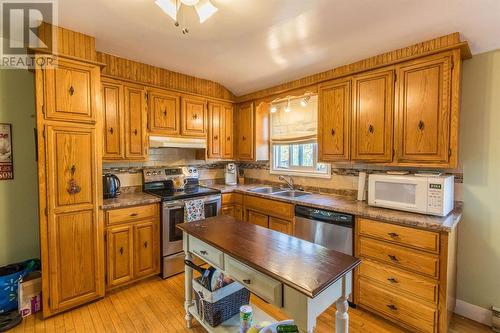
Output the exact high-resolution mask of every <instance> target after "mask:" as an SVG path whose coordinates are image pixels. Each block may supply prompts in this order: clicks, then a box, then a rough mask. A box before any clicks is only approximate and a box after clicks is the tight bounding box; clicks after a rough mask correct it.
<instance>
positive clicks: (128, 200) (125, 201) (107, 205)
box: [102, 192, 161, 210]
mask: <svg viewBox="0 0 500 333" xmlns="http://www.w3.org/2000/svg"><path fill="white" fill-rule="evenodd" d="M160 201H161V199H160V198H159V197H157V196H154V195H151V194H147V193H144V192H131V193H122V194H120V195H119V196H118V197H117V198H112V199H104V201H103V204H102V209H103V210H109V209H115V208H124V207H130V206H140V205H147V204H152V203H156V202H160Z"/></svg>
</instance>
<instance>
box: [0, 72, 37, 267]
mask: <svg viewBox="0 0 500 333" xmlns="http://www.w3.org/2000/svg"><path fill="white" fill-rule="evenodd" d="M0 122H4V123H11V124H12V138H13V152H14V179H13V180H2V181H0V266H3V265H6V264H9V263H13V262H17V261H20V260H24V259H29V258H33V257H38V256H39V247H38V214H37V210H38V196H37V193H38V192H37V191H38V189H37V176H36V175H37V169H36V162H35V142H34V132H33V129H34V128H35V98H34V75H33V73H31V72H28V71H25V70H9V69H0Z"/></svg>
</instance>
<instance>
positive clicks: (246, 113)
mask: <svg viewBox="0 0 500 333" xmlns="http://www.w3.org/2000/svg"><path fill="white" fill-rule="evenodd" d="M253 124H254V104H253V103H246V104H241V105H240V106H239V108H238V115H237V126H238V131H237V133H238V141H237V152H238V159H239V160H243V161H251V160H253V159H254V156H255V154H254V143H253V140H254V125H253Z"/></svg>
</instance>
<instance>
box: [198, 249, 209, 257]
mask: <svg viewBox="0 0 500 333" xmlns="http://www.w3.org/2000/svg"><path fill="white" fill-rule="evenodd" d="M200 253H201V254H203V255H204V256H206V255H208V252H207V251H205V250H201V251H200Z"/></svg>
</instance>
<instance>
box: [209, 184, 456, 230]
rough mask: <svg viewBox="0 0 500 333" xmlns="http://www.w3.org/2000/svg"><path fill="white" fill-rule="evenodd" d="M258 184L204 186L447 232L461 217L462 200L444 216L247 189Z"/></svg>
mask: <svg viewBox="0 0 500 333" xmlns="http://www.w3.org/2000/svg"><path fill="white" fill-rule="evenodd" d="M262 186H268V185H259V184H248V185H236V186H228V185H210V186H207V187H211V188H215V189H217V190H220V191H221V192H222V193H231V192H239V193H245V194H251V195H254V196H258V197H263V198H269V199H273V200H278V201H283V202H289V203H293V204H298V205H304V206H308V207H314V208H320V209H329V210H334V211H338V212H341V213H348V214H353V215H356V216H359V217H365V218H370V219H376V220H380V221H384V222H388V223H395V224H401V225H406V226H410V227H415V228H421V229H426V230H434V231H445V232H450V231H451V230H453V229H454V228H455V227H456V226H457V224H458V223H459V222H460V220H461V219H462V203H459V202H455V209H454V210H453V211H451V212H450V213H449V214H448V215H447V216H444V217H440V216H432V215H424V214H416V213H410V212H403V211H398V210H392V209H386V208H378V207H373V206H369V205H368V204H367V203H366V202H365V201H357V200H356V199H353V198H349V197H344V196H339V195H332V194H316V193H313V194H311V195H307V196H303V197H299V198H283V197H278V196H274V195H270V194H261V193H254V192H249V191H248V190H249V189H251V188H255V187H262Z"/></svg>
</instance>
